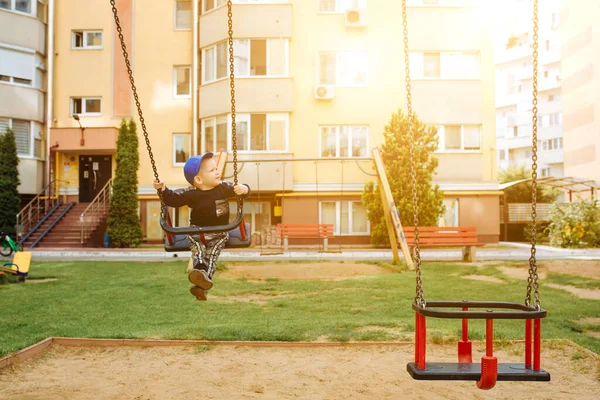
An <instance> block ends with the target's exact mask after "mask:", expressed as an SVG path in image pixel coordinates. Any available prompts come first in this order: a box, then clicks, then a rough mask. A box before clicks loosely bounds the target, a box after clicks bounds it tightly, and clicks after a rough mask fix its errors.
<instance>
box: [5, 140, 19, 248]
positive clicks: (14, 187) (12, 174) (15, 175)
mask: <svg viewBox="0 0 600 400" xmlns="http://www.w3.org/2000/svg"><path fill="white" fill-rule="evenodd" d="M18 165H19V156H18V155H17V142H16V139H15V134H14V132H13V131H12V130H10V129H7V130H6V132H0V230H1V231H6V232H8V234H9V236H11V237H13V238H14V237H15V236H16V231H15V225H16V224H17V214H18V213H19V209H20V208H21V198H20V196H19V190H18V187H19V184H20V183H21V182H20V181H19V170H18V168H17V167H18Z"/></svg>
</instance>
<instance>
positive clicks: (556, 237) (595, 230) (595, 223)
mask: <svg viewBox="0 0 600 400" xmlns="http://www.w3.org/2000/svg"><path fill="white" fill-rule="evenodd" d="M550 219H551V221H552V222H551V223H550V225H549V226H548V233H549V237H550V244H551V245H553V246H560V247H600V207H598V203H597V202H596V201H594V200H582V201H580V202H575V203H562V204H559V203H555V204H553V205H552V206H550Z"/></svg>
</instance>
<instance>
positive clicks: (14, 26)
mask: <svg viewBox="0 0 600 400" xmlns="http://www.w3.org/2000/svg"><path fill="white" fill-rule="evenodd" d="M8 3H9V4H10V1H9V2H8ZM34 4H35V3H34ZM0 26H1V27H2V28H3V29H0V43H8V44H11V45H14V46H19V47H25V48H27V49H34V50H35V51H37V52H39V53H40V54H46V25H45V24H44V23H43V22H42V21H40V20H39V19H36V18H32V17H30V16H28V15H23V14H19V13H14V12H0Z"/></svg>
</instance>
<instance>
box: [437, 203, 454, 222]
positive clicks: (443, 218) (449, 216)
mask: <svg viewBox="0 0 600 400" xmlns="http://www.w3.org/2000/svg"><path fill="white" fill-rule="evenodd" d="M442 204H443V205H444V213H443V214H442V215H440V218H439V221H438V225H439V226H458V199H444V200H443V203H442Z"/></svg>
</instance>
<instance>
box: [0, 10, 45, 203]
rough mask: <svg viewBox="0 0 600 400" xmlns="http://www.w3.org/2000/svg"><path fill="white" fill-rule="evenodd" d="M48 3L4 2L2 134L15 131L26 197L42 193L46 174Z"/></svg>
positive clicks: (0, 29)
mask: <svg viewBox="0 0 600 400" xmlns="http://www.w3.org/2000/svg"><path fill="white" fill-rule="evenodd" d="M45 99H46V5H45V2H44V1H43V0H1V1H0V134H3V133H4V132H6V129H7V128H10V129H12V130H13V131H14V133H15V136H16V142H17V153H18V156H19V176H20V180H21V184H20V186H19V188H18V190H19V193H20V195H21V198H22V201H23V202H26V201H27V200H29V199H31V198H32V197H33V196H35V195H36V194H38V193H39V192H40V191H41V190H42V188H43V185H44V183H45V182H46V181H47V177H45V168H44V165H45V158H46V153H47V152H46V151H45V147H46V146H45V144H46V141H45V138H46V137H47V131H46V115H45Z"/></svg>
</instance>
